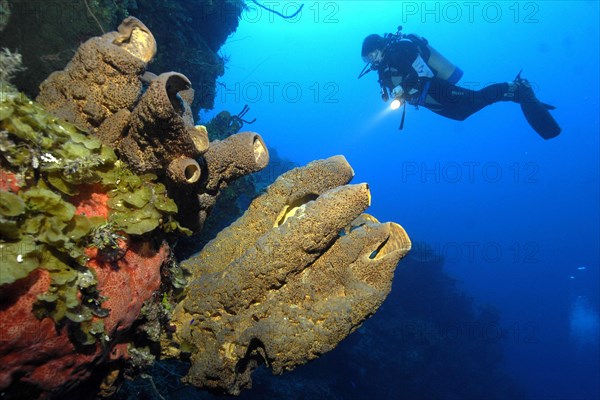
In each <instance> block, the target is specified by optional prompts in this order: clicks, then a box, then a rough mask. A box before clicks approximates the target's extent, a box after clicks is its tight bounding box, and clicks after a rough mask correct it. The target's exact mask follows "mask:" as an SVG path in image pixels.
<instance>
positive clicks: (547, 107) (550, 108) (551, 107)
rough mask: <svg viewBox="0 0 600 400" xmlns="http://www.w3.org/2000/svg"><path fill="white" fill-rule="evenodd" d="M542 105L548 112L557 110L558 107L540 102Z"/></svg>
mask: <svg viewBox="0 0 600 400" xmlns="http://www.w3.org/2000/svg"><path fill="white" fill-rule="evenodd" d="M540 104H541V105H542V106H544V108H545V109H546V110H556V107H554V106H553V105H551V104H546V103H542V102H541V101H540Z"/></svg>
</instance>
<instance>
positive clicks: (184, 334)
mask: <svg viewBox="0 0 600 400" xmlns="http://www.w3.org/2000/svg"><path fill="white" fill-rule="evenodd" d="M352 176H353V171H352V169H351V168H350V166H349V165H348V163H347V162H346V160H345V159H344V158H343V157H339V156H338V157H332V158H330V159H327V160H320V161H315V162H313V163H311V164H309V165H308V166H306V167H304V168H298V169H295V170H292V171H290V172H288V173H286V174H284V175H282V176H281V177H280V178H278V179H277V180H276V181H275V183H273V185H271V186H270V187H269V189H268V190H267V192H266V193H265V194H263V195H262V196H260V197H258V198H257V199H255V200H254V201H253V202H252V204H251V205H250V208H249V209H248V211H246V213H245V214H244V215H243V216H242V217H241V218H240V219H238V221H236V222H235V223H233V224H232V225H231V226H230V227H229V228H226V229H225V230H223V231H222V232H221V233H219V235H218V236H217V237H216V238H215V239H214V240H213V241H212V242H210V243H209V244H207V246H206V247H205V248H204V249H203V251H202V252H201V253H200V254H199V255H198V256H197V257H194V258H192V259H190V260H188V261H186V262H184V264H183V266H184V267H185V268H186V269H188V270H190V271H191V273H192V276H193V278H192V281H191V283H190V284H189V286H188V288H187V290H186V294H185V299H184V300H183V301H182V302H181V303H180V304H179V305H178V306H177V307H176V309H175V312H174V315H173V320H172V322H173V323H174V324H175V325H176V327H177V330H176V334H175V335H174V338H173V339H174V340H173V342H174V344H173V343H172V344H171V349H170V350H171V352H172V353H173V352H174V353H177V352H179V351H181V352H185V353H191V358H192V368H191V369H190V371H189V374H188V375H187V377H185V379H184V380H185V381H186V382H189V383H191V384H193V385H195V386H199V387H205V388H212V389H218V390H222V391H225V392H227V393H230V394H238V393H239V392H240V390H241V389H243V388H245V387H250V386H251V373H252V371H253V370H254V369H255V368H256V366H257V365H259V364H260V363H266V364H267V365H268V366H270V367H271V368H272V369H273V372H274V373H276V374H279V373H282V372H284V371H286V370H291V369H293V368H295V367H296V366H298V365H300V364H303V363H305V362H307V361H309V360H311V359H314V358H316V357H318V356H319V355H321V354H322V353H324V352H326V351H329V350H331V349H333V348H334V347H335V346H336V345H337V344H338V343H339V342H340V341H341V340H342V339H343V338H345V337H346V336H347V335H348V334H350V333H351V332H353V331H354V330H355V329H356V328H358V327H359V326H360V324H361V323H362V322H363V321H364V320H365V319H366V318H367V317H369V316H370V315H372V314H373V313H374V312H375V311H376V309H377V308H378V307H379V306H380V305H381V303H382V302H383V300H384V299H385V297H386V296H387V294H388V293H389V291H390V289H391V282H392V278H393V273H394V270H395V267H396V265H397V263H398V261H399V260H400V258H402V257H403V256H404V255H405V254H406V253H407V252H408V251H409V249H410V246H411V244H410V240H409V238H408V236H407V235H406V232H405V231H404V230H403V229H402V227H400V226H399V225H397V224H393V223H386V224H380V223H379V222H378V221H377V220H376V219H375V218H373V217H371V216H369V215H367V214H362V212H363V211H364V210H365V209H366V208H367V207H368V206H369V205H370V193H369V189H368V186H367V185H366V184H359V185H346V183H347V182H348V181H349V180H350V179H351V178H352Z"/></svg>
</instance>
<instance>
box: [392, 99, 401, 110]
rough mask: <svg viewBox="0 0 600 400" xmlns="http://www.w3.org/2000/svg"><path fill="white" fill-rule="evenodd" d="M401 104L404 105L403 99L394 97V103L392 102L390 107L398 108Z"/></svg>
mask: <svg viewBox="0 0 600 400" xmlns="http://www.w3.org/2000/svg"><path fill="white" fill-rule="evenodd" d="M401 105H402V101H401V100H400V99H394V100H392V103H391V104H390V108H391V109H392V110H397V109H399V108H400V106H401Z"/></svg>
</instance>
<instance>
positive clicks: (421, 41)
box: [394, 26, 463, 85]
mask: <svg viewBox="0 0 600 400" xmlns="http://www.w3.org/2000/svg"><path fill="white" fill-rule="evenodd" d="M401 31H402V27H401V26H399V27H398V32H396V34H395V35H394V36H395V37H398V38H399V39H409V40H410V41H412V42H413V43H414V44H416V45H417V47H418V48H419V52H420V53H421V57H423V60H425V62H426V63H427V65H428V66H429V68H431V70H432V71H433V73H434V76H435V77H436V78H440V79H443V80H445V81H447V82H448V83H451V84H453V85H456V84H457V83H458V81H459V80H460V78H462V76H463V71H462V70H461V69H460V68H458V67H457V66H456V65H454V64H453V63H452V62H450V60H448V59H447V58H446V57H444V56H443V55H442V54H441V53H440V52H439V51H437V50H436V49H435V48H433V47H432V46H431V45H430V44H429V42H428V41H427V39H425V38H424V37H421V36H419V35H415V34H414V33H410V34H408V35H404V34H403V33H402V32H401Z"/></svg>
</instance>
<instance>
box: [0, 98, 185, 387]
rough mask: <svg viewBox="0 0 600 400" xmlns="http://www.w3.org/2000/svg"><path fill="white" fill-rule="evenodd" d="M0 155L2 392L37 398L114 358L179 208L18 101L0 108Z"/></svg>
mask: <svg viewBox="0 0 600 400" xmlns="http://www.w3.org/2000/svg"><path fill="white" fill-rule="evenodd" d="M0 149H1V150H2V153H1V157H0V176H1V177H2V179H0V252H1V256H2V264H1V274H0V299H1V304H2V307H1V308H0V322H1V325H0V332H2V335H1V337H0V388H1V389H2V390H7V388H8V387H9V386H10V387H11V388H10V390H8V392H7V393H15V391H17V392H20V391H24V393H27V395H25V397H27V396H30V397H34V396H37V395H42V396H43V395H48V394H49V393H55V392H58V391H62V390H66V389H68V388H69V387H71V386H73V385H76V384H77V383H79V382H80V381H81V380H83V379H86V378H87V377H88V376H89V375H90V374H91V373H92V370H93V368H92V367H93V366H94V365H96V364H98V363H101V362H103V361H104V360H106V359H109V358H117V357H120V356H122V355H123V353H122V352H121V351H119V350H118V347H117V344H118V342H119V341H120V340H121V339H122V335H123V334H124V333H125V332H126V331H127V329H128V328H129V327H131V325H132V323H133V322H134V320H135V319H136V318H137V317H138V314H139V311H140V309H141V307H142V304H143V303H144V302H145V301H147V300H148V299H150V298H151V296H152V294H153V293H154V292H155V291H156V290H157V289H158V287H159V285H160V283H161V266H162V265H163V263H164V262H165V261H166V259H167V257H168V255H169V247H168V245H167V244H166V243H165V242H164V241H163V239H162V238H163V237H164V233H159V232H157V231H155V229H156V228H159V230H160V231H161V232H170V231H173V230H178V229H179V228H178V224H177V223H176V222H175V221H174V220H173V218H172V217H173V215H174V214H175V213H176V212H177V207H176V205H175V203H174V202H173V201H172V200H171V199H169V198H168V197H167V196H166V189H165V187H164V186H163V185H162V184H158V183H155V182H154V181H153V180H154V178H153V177H151V176H145V177H139V176H137V175H135V174H133V173H132V172H130V171H129V170H127V168H126V167H125V166H124V164H123V163H122V162H120V161H118V160H117V158H116V157H115V154H114V152H113V151H112V149H110V148H108V147H106V146H104V145H102V144H101V143H100V141H99V140H98V139H96V138H94V137H90V136H87V135H85V134H84V132H82V131H79V130H78V129H77V128H76V127H75V126H73V125H71V124H68V123H66V122H63V121H59V120H57V118H56V117H54V116H53V115H51V114H48V113H47V112H46V111H45V110H43V109H42V108H41V107H39V105H37V104H36V103H33V102H32V101H30V100H28V99H27V98H26V97H24V96H22V95H19V94H18V93H10V94H8V95H7V96H5V98H4V99H3V100H2V101H1V102H0ZM153 231H154V233H153V234H152V236H150V235H147V234H149V233H151V232H153ZM115 349H117V350H115ZM17 379H18V384H17V385H16V386H15V385H12V386H11V384H12V383H13V382H14V381H15V380H17Z"/></svg>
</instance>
